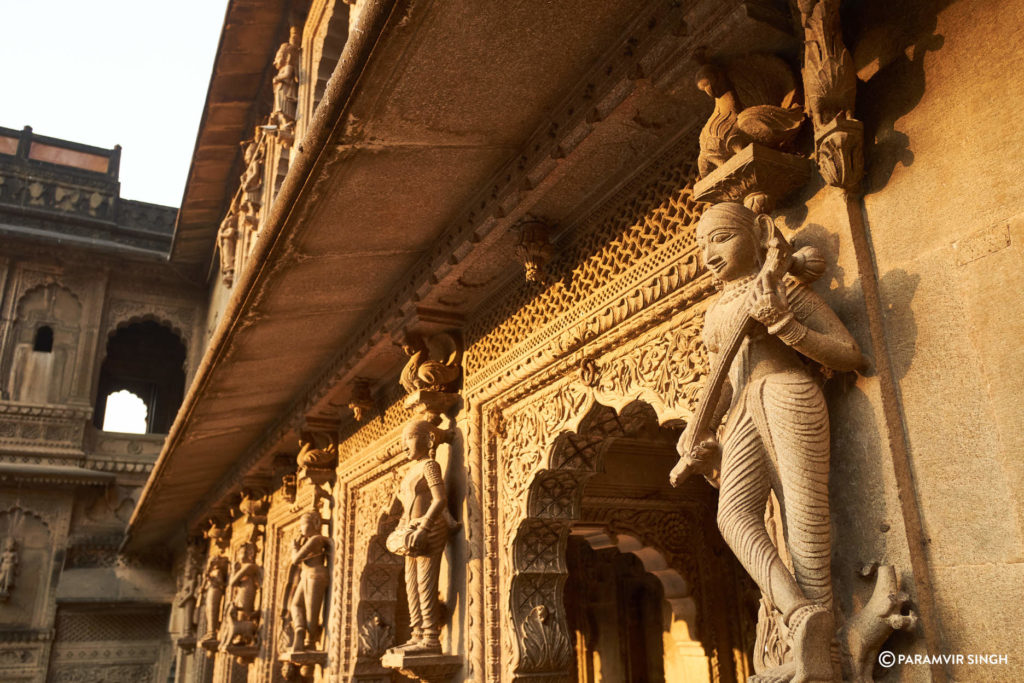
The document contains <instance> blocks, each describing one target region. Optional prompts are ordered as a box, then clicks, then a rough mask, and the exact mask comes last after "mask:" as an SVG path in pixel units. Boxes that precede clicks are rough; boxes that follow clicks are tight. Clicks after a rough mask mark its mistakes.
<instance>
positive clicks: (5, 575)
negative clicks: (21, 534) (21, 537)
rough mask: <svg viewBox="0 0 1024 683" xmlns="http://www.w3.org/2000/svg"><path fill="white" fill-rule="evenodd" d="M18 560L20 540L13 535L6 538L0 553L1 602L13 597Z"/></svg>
mask: <svg viewBox="0 0 1024 683" xmlns="http://www.w3.org/2000/svg"><path fill="white" fill-rule="evenodd" d="M18 560H19V558H18V542H17V541H16V540H14V537H13V536H8V537H7V538H6V540H4V550H3V554H0V602H3V601H6V600H7V599H8V598H9V597H11V591H12V590H14V579H15V577H16V575H17V573H18Z"/></svg>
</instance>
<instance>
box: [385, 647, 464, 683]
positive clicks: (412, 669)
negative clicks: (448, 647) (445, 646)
mask: <svg viewBox="0 0 1024 683" xmlns="http://www.w3.org/2000/svg"><path fill="white" fill-rule="evenodd" d="M380 664H381V666H383V667H386V668H388V669H396V670H397V671H398V673H400V674H402V675H403V676H409V677H411V678H415V679H416V680H418V681H422V683H447V681H448V680H450V679H451V677H452V676H453V675H455V672H456V671H458V670H459V669H461V668H462V658H461V657H458V656H456V655H442V654H416V653H410V654H406V653H405V652H401V651H398V652H387V653H385V654H384V656H383V657H381V658H380Z"/></svg>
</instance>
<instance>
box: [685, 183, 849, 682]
mask: <svg viewBox="0 0 1024 683" xmlns="http://www.w3.org/2000/svg"><path fill="white" fill-rule="evenodd" d="M780 239H781V235H779V234H778V233H777V230H776V229H775V227H774V224H773V223H772V220H771V218H769V217H768V216H766V215H755V214H754V213H753V212H752V211H750V210H749V209H748V208H746V207H745V206H743V205H742V204H738V203H733V202H726V203H722V204H717V205H715V206H712V207H711V208H710V209H708V210H707V211H705V212H704V215H703V216H702V217H701V219H700V223H699V225H698V228H697V241H698V244H699V245H700V247H701V249H702V253H703V258H704V262H705V263H706V264H707V267H708V268H709V269H710V270H711V272H712V273H713V274H714V276H715V277H716V278H718V279H719V280H721V281H722V282H723V283H724V289H723V291H722V293H721V294H720V296H719V298H718V300H717V301H716V302H715V303H714V304H713V305H712V306H711V308H710V309H709V310H708V312H707V314H706V316H705V323H704V341H705V344H706V345H707V348H708V351H709V353H710V356H711V364H712V373H713V374H714V373H715V369H716V366H718V365H719V364H721V362H722V360H720V358H719V355H720V354H723V355H725V356H727V354H726V349H727V348H730V349H731V348H738V351H736V352H735V357H734V358H733V359H731V360H729V359H728V358H727V357H726V358H724V360H725V361H727V363H728V364H727V366H725V367H726V368H727V371H728V376H727V380H726V383H725V385H724V387H723V390H722V392H721V395H720V398H719V400H718V402H717V405H716V406H715V408H716V410H714V415H715V419H714V420H713V421H712V422H711V424H710V426H709V427H708V428H707V429H706V430H705V431H704V432H703V433H695V431H696V430H695V429H694V424H696V422H697V421H696V420H695V421H694V422H693V423H691V424H690V425H689V426H688V427H687V430H686V432H684V434H683V436H682V438H681V439H680V441H679V453H680V461H679V464H678V465H676V467H675V468H673V470H672V473H671V475H670V481H671V483H672V484H673V485H676V486H678V485H679V484H680V483H681V481H682V480H683V479H685V478H686V476H687V475H688V474H689V473H690V472H691V471H697V472H700V473H702V474H705V475H706V476H708V477H709V478H710V479H716V478H718V477H717V472H716V470H718V469H719V464H718V460H719V458H720V472H721V474H720V487H721V492H720V494H719V503H718V505H719V509H718V526H719V529H720V530H721V532H722V536H723V537H724V538H725V541H726V542H727V543H728V544H729V547H730V548H731V549H732V550H733V552H734V553H735V554H736V556H737V558H738V559H739V560H740V562H741V563H742V564H743V566H744V568H745V569H746V570H747V572H748V573H749V574H750V575H751V577H753V579H754V580H755V581H756V582H757V584H758V586H759V587H760V589H761V593H762V596H763V599H764V600H765V601H766V602H767V603H768V604H769V605H770V607H771V613H770V616H769V617H768V618H769V619H771V620H772V623H773V624H774V625H775V626H777V628H778V632H779V633H780V634H784V638H785V639H786V641H787V644H788V646H789V651H790V652H791V655H792V656H791V659H790V660H788V661H783V662H780V663H778V665H777V666H776V667H775V668H774V669H772V670H769V671H764V670H760V669H759V670H758V675H759V676H760V678H758V677H755V678H752V679H751V680H755V679H756V680H766V681H767V680H770V681H789V680H798V681H831V680H833V677H834V674H833V668H832V659H831V654H830V649H831V647H832V643H833V639H834V637H835V628H834V624H833V616H832V578H831V568H830V562H831V556H832V553H831V550H830V549H831V532H830V517H829V498H828V474H829V420H828V409H827V406H826V404H825V399H824V397H823V395H822V392H821V388H820V386H819V382H818V378H817V377H816V376H815V375H816V373H814V372H812V371H811V370H810V369H809V367H808V363H807V362H806V360H805V359H809V360H811V361H814V362H816V363H820V364H821V365H823V366H825V367H827V368H832V369H834V370H840V371H847V370H854V369H857V368H858V367H861V365H862V356H861V353H860V349H859V348H858V346H857V343H856V342H855V341H854V339H853V337H852V336H851V335H850V333H849V332H848V331H847V329H846V327H845V326H844V325H843V323H842V322H840V320H839V318H838V317H836V315H835V313H833V312H832V310H831V309H830V308H829V307H828V305H827V304H826V303H825V302H824V300H822V298H821V297H820V296H818V295H817V294H816V293H815V292H813V291H812V290H811V289H810V288H809V287H808V286H807V285H806V284H804V283H803V282H801V281H800V280H798V279H797V278H795V277H792V276H786V277H783V276H782V275H781V274H778V275H776V273H775V272H773V271H774V270H775V269H774V268H773V267H769V266H768V264H769V263H775V264H780V265H781V268H779V271H781V273H785V272H787V270H789V271H790V272H792V269H794V268H796V267H798V266H802V265H806V263H805V262H804V261H802V260H801V261H800V262H799V263H798V259H794V258H792V255H791V254H789V253H788V252H787V251H786V250H785V247H786V246H788V245H782V244H780V243H779V240H780ZM751 318H752V319H754V320H756V321H758V322H759V323H760V324H758V325H756V327H754V328H752V329H753V331H752V332H750V333H749V334H746V335H745V339H741V340H740V341H742V343H741V344H740V345H739V346H738V347H737V346H736V345H735V344H734V341H733V340H734V339H735V338H736V337H737V332H736V330H739V329H751V328H749V327H748V320H749V319H751ZM727 411H728V415H729V417H728V420H727V422H726V425H725V431H724V438H723V441H722V444H721V446H719V442H718V441H717V439H716V436H715V433H716V431H717V423H718V422H719V421H720V420H721V418H722V417H723V416H724V414H725V413H726V412H727ZM773 492H774V493H775V497H776V499H777V500H778V501H781V502H782V503H783V506H782V513H783V517H784V520H785V528H786V531H787V535H786V536H785V540H780V541H779V543H785V544H786V550H788V556H789V557H790V558H791V561H792V571H790V569H789V568H787V565H786V563H785V562H784V560H783V559H782V555H781V554H780V549H779V548H778V547H776V545H775V544H774V543H773V541H772V536H771V535H770V534H769V530H768V528H767V525H766V522H765V510H766V507H767V504H768V501H769V497H770V495H771V494H772V493H773ZM779 538H780V539H781V538H782V536H781V535H780V536H779ZM758 630H759V635H760V633H762V625H761V624H759V626H758ZM761 646H762V643H759V647H761Z"/></svg>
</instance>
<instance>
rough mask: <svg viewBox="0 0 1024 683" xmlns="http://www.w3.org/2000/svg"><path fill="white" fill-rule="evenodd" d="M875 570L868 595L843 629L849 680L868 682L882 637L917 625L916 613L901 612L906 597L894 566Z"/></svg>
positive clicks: (852, 681) (907, 598) (869, 682)
mask: <svg viewBox="0 0 1024 683" xmlns="http://www.w3.org/2000/svg"><path fill="white" fill-rule="evenodd" d="M877 571H878V574H877V576H876V577H875V589H874V591H873V592H872V594H871V598H870V599H869V600H868V602H867V604H865V605H864V607H863V608H862V609H861V610H860V611H859V612H857V613H856V614H855V615H853V617H852V618H851V619H850V620H849V621H848V622H847V623H846V627H845V628H844V636H845V637H844V639H843V641H844V642H843V646H844V649H845V651H846V653H847V654H848V657H849V659H848V663H849V668H850V672H849V680H850V683H871V681H872V680H873V679H872V677H871V671H872V669H873V668H874V666H875V660H876V658H877V657H878V650H879V648H880V647H882V643H884V642H885V639H886V638H888V637H889V635H890V634H891V633H892V632H893V631H894V630H901V631H911V630H913V629H914V627H915V626H917V615H916V614H914V613H913V612H912V611H911V612H909V613H908V614H902V611H903V609H904V607H905V606H906V604H907V602H908V601H909V600H910V596H909V595H907V594H906V593H904V592H903V591H901V590H899V585H898V584H897V582H896V569H895V567H893V566H892V565H882V566H881V567H878V570H877Z"/></svg>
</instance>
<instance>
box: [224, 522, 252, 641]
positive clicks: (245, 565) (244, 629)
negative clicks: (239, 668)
mask: <svg viewBox="0 0 1024 683" xmlns="http://www.w3.org/2000/svg"><path fill="white" fill-rule="evenodd" d="M237 552H238V560H237V561H236V562H235V566H234V571H232V573H231V578H229V579H228V583H227V591H228V595H229V596H230V604H229V605H228V613H227V621H226V622H225V624H224V627H225V628H224V630H223V633H222V635H221V639H220V644H221V648H222V649H228V648H230V647H231V646H243V647H245V646H254V645H256V644H257V641H258V633H259V615H258V613H257V611H256V593H257V591H258V590H259V587H260V583H261V582H262V581H263V568H262V567H260V566H259V565H258V564H257V563H256V544H255V543H251V542H249V543H243V544H242V545H241V546H239V547H238V551H237Z"/></svg>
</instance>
